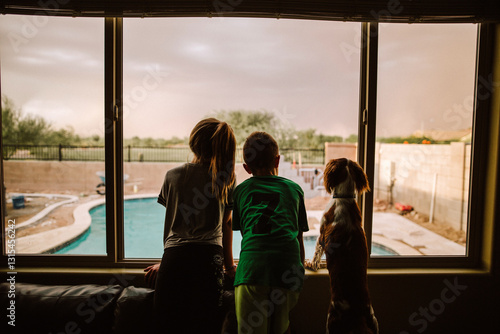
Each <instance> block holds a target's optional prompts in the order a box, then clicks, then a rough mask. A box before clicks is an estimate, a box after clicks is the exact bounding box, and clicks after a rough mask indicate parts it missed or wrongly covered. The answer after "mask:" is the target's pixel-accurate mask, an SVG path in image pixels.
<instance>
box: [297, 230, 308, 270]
mask: <svg viewBox="0 0 500 334" xmlns="http://www.w3.org/2000/svg"><path fill="white" fill-rule="evenodd" d="M297 240H298V241H299V246H300V261H301V262H302V264H304V262H305V260H306V251H305V249H304V238H303V237H302V231H299V234H298V235H297Z"/></svg>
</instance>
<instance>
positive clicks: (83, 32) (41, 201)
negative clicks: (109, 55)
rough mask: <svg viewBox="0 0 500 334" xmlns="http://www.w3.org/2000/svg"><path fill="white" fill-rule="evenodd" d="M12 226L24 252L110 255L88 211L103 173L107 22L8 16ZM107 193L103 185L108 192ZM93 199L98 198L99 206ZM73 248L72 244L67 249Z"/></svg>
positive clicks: (6, 104)
mask: <svg viewBox="0 0 500 334" xmlns="http://www.w3.org/2000/svg"><path fill="white" fill-rule="evenodd" d="M0 38H1V45H2V49H1V53H2V54H1V57H2V63H1V75H2V77H1V84H2V86H1V87H2V104H3V109H2V121H3V123H2V136H3V159H4V161H3V164H4V168H5V175H4V176H5V186H6V191H7V193H6V201H7V204H6V222H5V223H6V227H8V226H14V225H15V229H16V233H15V238H16V241H15V247H16V253H17V254H29V253H54V251H56V250H60V251H63V250H61V248H62V247H64V246H66V245H69V244H70V249H71V251H69V250H68V251H67V252H68V253H69V252H72V253H76V254H105V252H106V247H105V239H104V238H101V239H99V240H98V241H96V242H95V243H94V244H93V245H92V246H91V247H90V248H88V249H80V248H75V247H76V246H78V245H79V244H80V243H81V242H82V240H83V239H85V238H86V237H87V235H88V234H89V233H95V232H99V230H100V229H101V228H100V227H99V226H97V225H95V224H94V223H92V225H90V219H89V218H86V217H88V212H89V209H90V208H91V207H92V204H91V203H94V201H96V200H98V201H100V202H104V197H103V196H101V195H98V194H97V193H96V185H97V184H99V183H101V182H102V181H101V180H100V178H99V176H98V175H97V174H98V172H101V171H104V148H103V146H104V142H103V134H104V131H103V130H104V127H103V119H104V117H103V114H104V112H103V106H104V102H103V100H104V97H103V96H104V84H103V77H104V76H103V73H104V62H103V58H104V24H103V20H102V19H71V18H58V17H47V16H40V17H39V16H2V17H1V18H0ZM103 191H104V189H103ZM94 204H95V203H94ZM65 249H66V250H67V248H65Z"/></svg>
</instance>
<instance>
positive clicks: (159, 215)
mask: <svg viewBox="0 0 500 334" xmlns="http://www.w3.org/2000/svg"><path fill="white" fill-rule="evenodd" d="M90 216H91V217H92V224H91V226H90V228H89V230H88V231H87V232H86V233H85V234H84V235H82V236H81V237H80V238H79V239H78V240H76V241H74V242H73V243H71V244H70V245H68V246H66V247H64V248H62V249H60V250H58V251H57V252H56V254H80V255H105V254H106V207H105V205H104V204H102V205H99V206H96V207H94V208H92V209H91V210H90ZM164 217H165V208H164V207H163V206H161V205H160V204H158V203H157V202H156V198H142V199H133V200H126V201H125V202H124V221H125V257H126V258H161V257H162V255H163V243H162V239H163V220H164ZM240 244H241V234H240V233H239V232H235V233H234V234H233V254H234V257H235V258H238V255H239V253H240ZM315 246H316V238H315V237H314V238H309V237H306V238H304V248H305V253H306V258H311V257H312V256H313V254H314V248H315ZM372 255H397V253H395V252H394V251H392V250H391V249H388V248H387V247H384V246H382V245H378V244H372Z"/></svg>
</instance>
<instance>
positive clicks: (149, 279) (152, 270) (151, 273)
mask: <svg viewBox="0 0 500 334" xmlns="http://www.w3.org/2000/svg"><path fill="white" fill-rule="evenodd" d="M159 269H160V264H159V263H157V264H153V265H152V266H149V267H147V268H146V269H144V271H145V272H146V275H144V280H145V281H146V283H147V284H148V286H149V287H150V288H152V289H153V288H154V287H155V283H156V276H158V270H159Z"/></svg>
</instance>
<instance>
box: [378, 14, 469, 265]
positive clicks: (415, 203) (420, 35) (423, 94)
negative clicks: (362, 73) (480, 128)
mask: <svg viewBox="0 0 500 334" xmlns="http://www.w3.org/2000/svg"><path fill="white" fill-rule="evenodd" d="M476 34H477V26H476V25H472V24H468V25H450V24H448V25H399V24H381V25H380V33H379V36H380V37H379V68H378V73H379V74H378V106H377V145H376V151H375V161H376V168H375V177H374V178H375V187H374V188H375V190H374V191H375V194H374V195H375V196H374V214H373V242H375V243H380V244H382V245H384V246H387V247H388V248H389V249H390V250H394V251H395V252H396V253H398V254H399V255H427V256H433V255H458V256H465V255H466V253H467V250H466V242H467V239H466V236H467V230H468V223H467V221H468V219H467V217H468V212H467V210H468V197H469V196H468V193H469V176H470V162H471V160H470V152H471V133H472V114H473V94H474V91H473V90H474V75H475V54H476ZM388 255H392V254H388Z"/></svg>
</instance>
